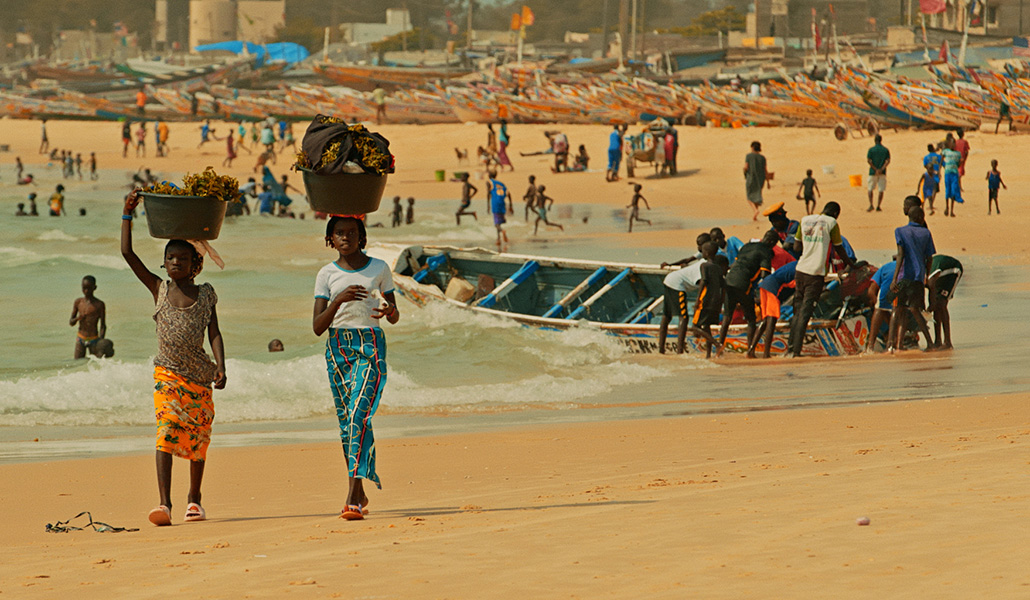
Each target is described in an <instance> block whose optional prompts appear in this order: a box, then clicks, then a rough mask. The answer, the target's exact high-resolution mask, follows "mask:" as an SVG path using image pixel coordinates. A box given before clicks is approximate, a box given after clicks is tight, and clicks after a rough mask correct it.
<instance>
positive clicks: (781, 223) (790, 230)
mask: <svg viewBox="0 0 1030 600" xmlns="http://www.w3.org/2000/svg"><path fill="white" fill-rule="evenodd" d="M762 214H763V215H764V216H766V217H769V223H770V224H772V228H773V231H775V232H776V235H778V236H779V238H780V244H781V245H782V246H783V249H784V250H786V251H787V252H789V253H790V255H791V256H793V257H794V258H797V257H799V256H800V255H801V253H800V252H796V251H795V250H794V248H795V244H794V237H795V236H796V235H797V233H798V227H799V226H800V225H801V223H799V222H797V221H795V220H794V219H791V218H788V217H787V210H786V209H785V208H784V207H783V202H777V203H775V204H773V205H772V206H770V207H769V208H767V209H765V210H764V211H763V212H762Z"/></svg>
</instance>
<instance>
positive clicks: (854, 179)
mask: <svg viewBox="0 0 1030 600" xmlns="http://www.w3.org/2000/svg"><path fill="white" fill-rule="evenodd" d="M848 183H850V184H851V187H862V176H861V175H848Z"/></svg>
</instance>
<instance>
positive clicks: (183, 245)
mask: <svg viewBox="0 0 1030 600" xmlns="http://www.w3.org/2000/svg"><path fill="white" fill-rule="evenodd" d="M139 200H140V198H139V195H138V193H137V192H132V193H131V194H129V196H128V197H127V198H126V200H125V204H124V206H123V210H122V217H121V219H122V225H121V253H122V256H123V257H124V259H125V261H126V263H128V265H129V267H130V268H131V269H132V272H133V273H134V274H135V275H136V277H137V278H138V279H139V281H140V282H141V283H143V285H144V286H145V287H146V288H147V291H148V292H149V293H150V295H151V296H152V298H153V300H154V304H155V310H154V319H155V321H156V324H157V341H158V353H157V356H156V357H155V358H154V408H155V418H156V423H157V437H156V467H157V483H158V497H159V504H158V505H157V506H156V507H155V508H154V509H152V510H151V511H150V513H149V515H148V519H149V520H150V522H151V523H153V524H154V525H158V526H165V525H170V524H171V523H172V512H171V510H172V506H173V501H172V493H171V472H172V460H173V457H175V456H178V457H181V458H185V459H187V460H189V461H190V487H189V491H188V493H187V496H186V501H187V506H186V510H185V513H184V516H183V520H184V521H185V522H195V521H203V520H205V519H206V518H207V512H206V510H205V509H204V507H203V504H202V495H201V484H202V481H203V476H204V470H205V466H206V460H207V450H208V446H209V444H210V441H211V426H212V422H213V420H214V415H215V410H214V401H213V395H212V390H214V389H223V388H224V387H225V386H226V382H227V377H226V361H225V347H224V343H223V341H222V333H221V328H220V326H219V321H218V315H217V310H216V305H217V303H218V296H217V295H216V294H215V290H214V288H213V287H212V286H211V284H210V283H200V284H198V283H197V282H196V278H197V276H198V275H199V274H200V273H201V271H202V269H203V266H204V253H205V247H204V246H203V245H202V244H198V243H192V242H189V241H186V240H181V239H173V240H169V241H168V243H167V244H166V245H165V249H164V258H163V265H162V267H163V268H164V269H165V275H166V277H167V279H165V278H162V277H160V276H159V275H157V274H155V273H153V272H151V271H150V270H149V269H148V268H147V267H146V265H145V264H144V263H143V261H142V260H141V259H140V258H139V257H138V256H137V255H136V253H135V251H134V249H133V245H132V220H133V214H134V212H135V209H136V207H137V205H138V203H139ZM367 241H368V236H367V233H366V229H365V223H364V220H363V219H361V218H359V217H354V216H333V217H332V218H330V219H329V220H328V222H327V224H326V230H325V244H326V247H328V248H331V249H332V250H333V251H334V252H336V254H337V256H336V258H335V260H333V261H332V262H330V263H329V264H327V265H326V266H325V267H323V268H322V269H321V270H320V271H319V272H318V275H317V277H316V279H315V292H314V308H313V315H312V329H313V331H314V333H315V335H318V336H321V335H323V334H325V333H327V332H328V337H327V340H326V368H327V372H328V375H329V384H330V392H331V395H332V397H333V402H334V405H335V408H336V413H337V418H338V421H339V427H340V440H341V444H342V446H343V451H344V455H345V458H346V464H347V475H348V490H347V495H346V499H345V504H344V508H343V510H342V511H341V513H340V516H341V517H342V518H344V519H347V520H360V519H363V518H364V517H365V515H367V514H368V505H369V499H368V495H367V494H366V490H365V488H364V482H365V481H366V480H369V481H371V482H372V483H374V484H375V485H376V486H377V487H380V479H379V476H378V474H377V472H376V452H375V438H374V435H373V431H372V422H371V418H372V416H373V415H374V414H375V412H376V409H377V407H378V404H379V400H380V398H381V396H382V392H383V388H384V386H385V384H386V375H387V369H386V339H385V336H384V334H383V330H382V328H381V322H382V320H384V319H385V320H386V321H387V322H389V323H392V324H395V323H397V322H398V320H399V318H400V312H399V310H398V308H397V301H396V298H395V296H394V287H393V282H392V277H391V274H390V267H389V266H388V265H387V264H386V263H385V262H383V261H382V260H379V259H376V258H372V257H370V256H368V255H367V254H366V253H365V252H364V249H365V246H366V244H367ZM82 289H83V298H80V299H79V300H77V301H76V303H75V306H74V308H73V313H72V319H71V323H72V324H73V325H75V324H78V325H79V331H80V334H79V338H78V339H77V342H76V356H79V355H80V352H81V353H82V354H85V352H86V351H92V352H96V350H95V349H94V346H95V344H96V340H97V339H103V337H104V333H105V332H104V329H106V323H105V312H106V310H105V307H104V304H103V303H102V302H101V301H99V300H98V299H97V298H96V297H95V296H94V294H93V292H94V291H95V289H96V282H95V280H94V279H93V278H91V277H87V278H85V279H84V280H83V283H82ZM205 337H206V338H207V340H208V345H209V347H210V350H211V354H210V355H209V354H208V353H207V351H206V350H205V347H204V338H205ZM277 341H278V340H273V341H272V343H270V344H269V350H270V351H276V350H281V349H282V344H281V342H279V343H278V344H277V345H276V344H275V342H277Z"/></svg>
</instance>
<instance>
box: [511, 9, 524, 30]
mask: <svg viewBox="0 0 1030 600" xmlns="http://www.w3.org/2000/svg"><path fill="white" fill-rule="evenodd" d="M520 27H522V17H520V16H519V13H515V14H513V15H512V16H511V30H512V31H518V30H519V28H520Z"/></svg>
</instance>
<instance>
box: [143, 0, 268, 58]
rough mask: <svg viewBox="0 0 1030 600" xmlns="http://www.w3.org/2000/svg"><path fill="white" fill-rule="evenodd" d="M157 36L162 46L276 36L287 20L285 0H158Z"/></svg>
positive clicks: (262, 39) (263, 40)
mask: <svg viewBox="0 0 1030 600" xmlns="http://www.w3.org/2000/svg"><path fill="white" fill-rule="evenodd" d="M154 8H155V11H154V12H155V20H156V31H155V40H156V42H157V45H158V48H159V49H162V50H165V49H167V50H183V49H187V48H188V49H192V48H194V47H195V46H200V45H203V44H214V43H217V42H227V41H231V40H244V41H248V42H254V43H256V44H262V43H266V42H271V41H273V40H274V39H275V34H276V29H277V28H279V27H281V26H283V25H284V24H285V23H286V0H156V2H155V6H154Z"/></svg>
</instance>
